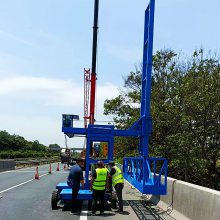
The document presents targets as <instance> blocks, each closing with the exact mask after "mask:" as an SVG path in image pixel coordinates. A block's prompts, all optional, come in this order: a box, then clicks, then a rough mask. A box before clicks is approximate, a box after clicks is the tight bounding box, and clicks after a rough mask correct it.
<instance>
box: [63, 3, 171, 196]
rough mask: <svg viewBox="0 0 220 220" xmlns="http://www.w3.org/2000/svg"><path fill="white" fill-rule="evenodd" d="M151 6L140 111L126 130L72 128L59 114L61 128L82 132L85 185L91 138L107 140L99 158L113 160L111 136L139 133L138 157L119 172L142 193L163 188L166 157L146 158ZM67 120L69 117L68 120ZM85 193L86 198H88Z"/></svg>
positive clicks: (70, 132) (75, 133) (69, 132)
mask: <svg viewBox="0 0 220 220" xmlns="http://www.w3.org/2000/svg"><path fill="white" fill-rule="evenodd" d="M154 9H155V0H150V3H149V5H148V7H147V9H146V11H145V25H144V48H143V72H142V91H141V113H140V119H139V120H137V121H136V122H135V123H134V124H133V125H132V126H131V127H130V128H129V129H128V130H117V129H115V128H114V126H112V125H92V124H90V125H89V126H88V128H74V127H73V126H67V125H73V119H74V117H73V116H71V115H63V126H62V132H64V133H65V134H66V135H68V136H69V137H73V136H85V137H86V138H87V144H86V174H85V178H86V184H85V187H86V189H88V188H89V169H90V165H91V164H93V163H96V162H97V160H96V159H92V158H90V146H91V143H92V142H94V141H100V142H108V146H109V147H108V159H106V160H103V161H104V162H105V163H108V161H109V160H113V150H114V137H116V136H124V137H139V138H140V144H139V154H140V157H136V158H124V161H123V174H124V178H125V179H127V180H128V181H129V182H130V183H131V184H132V185H134V186H135V187H136V188H137V189H138V190H139V191H141V192H142V193H144V194H158V195H159V194H160V195H164V194H166V192H167V160H166V159H164V158H149V157H148V148H149V138H150V135H151V133H152V118H151V114H150V98H151V73H152V57H153V29H154ZM68 120H70V121H69V122H68ZM90 197H91V196H90V195H88V199H90Z"/></svg>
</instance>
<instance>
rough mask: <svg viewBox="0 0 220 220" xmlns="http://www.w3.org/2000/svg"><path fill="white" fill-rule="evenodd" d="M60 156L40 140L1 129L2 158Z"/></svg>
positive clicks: (0, 150) (0, 156) (0, 155)
mask: <svg viewBox="0 0 220 220" xmlns="http://www.w3.org/2000/svg"><path fill="white" fill-rule="evenodd" d="M56 156H59V153H56V152H53V151H52V150H50V148H49V147H47V146H45V145H43V144H40V143H39V141H37V140H35V141H27V140H25V138H24V137H22V136H19V135H15V134H13V135H11V134H9V133H8V132H7V131H0V158H1V159H15V158H48V157H50V158H51V157H56Z"/></svg>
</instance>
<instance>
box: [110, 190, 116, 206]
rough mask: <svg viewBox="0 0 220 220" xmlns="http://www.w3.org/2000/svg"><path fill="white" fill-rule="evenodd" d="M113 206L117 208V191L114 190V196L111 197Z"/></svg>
mask: <svg viewBox="0 0 220 220" xmlns="http://www.w3.org/2000/svg"><path fill="white" fill-rule="evenodd" d="M111 208H112V209H116V208H117V196H116V193H115V192H114V191H113V192H112V198H111Z"/></svg>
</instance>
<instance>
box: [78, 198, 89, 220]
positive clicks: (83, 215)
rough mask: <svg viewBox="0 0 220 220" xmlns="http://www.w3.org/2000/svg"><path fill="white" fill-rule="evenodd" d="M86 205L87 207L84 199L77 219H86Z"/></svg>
mask: <svg viewBox="0 0 220 220" xmlns="http://www.w3.org/2000/svg"><path fill="white" fill-rule="evenodd" d="M87 207H88V201H85V200H84V201H83V206H82V210H81V213H80V218H79V220H87V216H88V210H87Z"/></svg>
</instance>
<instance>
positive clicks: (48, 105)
mask: <svg viewBox="0 0 220 220" xmlns="http://www.w3.org/2000/svg"><path fill="white" fill-rule="evenodd" d="M83 93H84V89H83V83H82V84H78V83H76V82H73V81H71V80H61V79H58V78H46V77H45V78H44V77H30V76H24V75H23V76H21V75H20V76H19V75H16V76H10V77H8V78H7V77H4V78H1V79H0V100H1V101H2V100H3V101H2V102H4V101H5V99H7V102H6V101H5V104H4V108H3V109H0V130H7V131H8V132H9V133H11V134H14V133H15V134H18V135H21V136H24V137H25V138H26V139H27V140H39V141H40V142H41V143H43V144H50V143H58V144H60V145H62V146H64V136H63V133H62V132H61V123H62V120H61V114H62V113H69V114H72V113H74V114H80V115H83V112H81V111H82V109H83V95H84V94H83ZM117 95H118V89H117V87H116V86H115V85H113V84H111V83H106V84H103V85H97V97H96V98H97V102H96V112H97V117H96V118H97V119H99V120H103V118H104V116H102V114H103V102H104V100H105V99H107V98H114V97H115V96H117ZM36 101H39V102H36ZM18 104H19V106H24V107H23V108H22V109H21V108H17V107H16V106H17V105H18ZM7 105H8V106H7ZM9 106H10V107H9ZM24 108H26V111H24ZM34 108H35V109H34ZM27 109H28V115H26V114H27ZM36 109H38V110H37V112H36ZM56 109H57V110H56ZM71 109H73V112H68V111H72V110H71ZM81 120H82V118H81ZM75 126H77V127H78V126H79V127H83V121H80V122H79V123H76V124H75ZM68 142H70V145H71V146H73V145H76V146H79V147H80V146H81V145H82V140H79V139H77V138H74V141H70V140H69V141H68Z"/></svg>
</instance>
